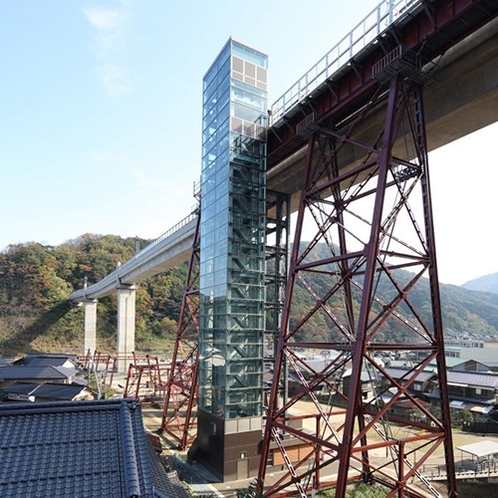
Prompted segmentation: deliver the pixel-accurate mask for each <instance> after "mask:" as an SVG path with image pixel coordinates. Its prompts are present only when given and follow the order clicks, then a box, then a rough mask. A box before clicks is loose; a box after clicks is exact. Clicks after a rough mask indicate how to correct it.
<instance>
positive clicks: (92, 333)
mask: <svg viewBox="0 0 498 498" xmlns="http://www.w3.org/2000/svg"><path fill="white" fill-rule="evenodd" d="M97 303H98V300H97V299H87V300H86V301H83V306H84V309H85V337H84V339H83V352H84V354H90V355H93V353H95V350H96V349H97Z"/></svg>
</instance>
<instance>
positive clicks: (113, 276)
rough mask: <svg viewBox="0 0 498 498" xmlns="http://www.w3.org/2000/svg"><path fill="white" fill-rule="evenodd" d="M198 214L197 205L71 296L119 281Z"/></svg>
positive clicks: (79, 295)
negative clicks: (127, 271)
mask: <svg viewBox="0 0 498 498" xmlns="http://www.w3.org/2000/svg"><path fill="white" fill-rule="evenodd" d="M197 216H198V207H195V208H194V209H193V210H192V212H191V213H190V214H189V215H188V216H186V217H185V218H183V220H181V221H180V222H178V223H177V224H176V225H174V226H173V227H171V228H170V229H169V230H167V231H166V232H164V233H163V234H162V235H161V236H159V237H158V238H157V239H155V240H153V241H152V242H151V243H150V244H149V245H147V246H145V247H144V248H143V249H142V250H141V251H139V252H137V254H135V256H133V257H132V258H130V259H129V260H128V261H126V262H125V263H123V264H122V265H119V266H118V267H117V268H116V269H115V270H114V271H113V272H111V273H109V274H108V275H106V276H105V277H104V278H103V279H101V280H99V281H98V282H95V283H94V284H89V285H85V287H83V288H82V289H78V290H76V291H74V292H73V293H72V294H71V296H73V299H86V298H87V293H89V292H90V290H91V291H92V293H95V292H98V291H100V290H102V289H104V288H106V287H107V286H109V285H114V284H115V282H116V281H117V280H118V281H119V279H120V275H123V273H125V272H126V270H128V269H129V268H130V267H133V265H134V263H135V261H136V260H137V259H138V258H142V257H143V256H144V255H145V254H147V253H148V252H150V251H151V250H153V249H154V248H155V247H156V246H157V245H159V244H160V243H161V242H162V241H164V240H165V239H167V238H169V237H171V236H172V235H174V234H175V233H176V232H178V231H179V230H181V229H182V228H183V227H185V226H186V225H188V224H189V223H191V222H192V221H193V220H195V218H196V217H197Z"/></svg>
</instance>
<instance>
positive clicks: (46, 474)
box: [0, 399, 189, 498]
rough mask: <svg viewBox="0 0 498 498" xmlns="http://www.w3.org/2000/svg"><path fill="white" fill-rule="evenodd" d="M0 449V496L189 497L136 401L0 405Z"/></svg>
mask: <svg viewBox="0 0 498 498" xmlns="http://www.w3.org/2000/svg"><path fill="white" fill-rule="evenodd" d="M0 448H1V450H0V496H50V497H51V498H62V497H65V498H66V497H69V496H71V497H73V496H78V497H82V498H84V497H88V498H90V497H95V496H106V497H111V496H116V497H122V496H128V497H132V496H135V497H139V496H140V497H148V498H168V497H175V498H187V497H188V496H189V495H188V493H187V492H186V490H185V489H184V488H183V486H182V485H181V483H180V481H179V480H178V478H177V477H176V474H175V473H168V472H167V471H166V469H165V467H164V466H163V465H162V462H161V461H160V460H159V456H158V455H157V454H156V452H155V451H154V450H153V449H152V447H151V446H150V444H149V443H148V440H147V437H146V434H145V431H144V427H143V421H142V412H141V408H140V405H139V404H138V402H136V401H135V400H127V399H118V400H94V401H72V402H55V403H16V404H3V405H0Z"/></svg>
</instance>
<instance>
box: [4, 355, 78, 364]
mask: <svg viewBox="0 0 498 498" xmlns="http://www.w3.org/2000/svg"><path fill="white" fill-rule="evenodd" d="M67 360H71V361H72V362H73V363H75V364H76V362H77V361H78V357H77V356H76V355H71V354H57V353H52V354H51V353H28V354H27V355H25V356H23V357H22V358H19V359H18V360H16V361H15V362H14V364H15V365H28V364H31V365H33V363H32V362H33V361H35V362H41V363H44V364H45V365H59V366H60V365H63V364H64V363H65V362H66V361H67ZM35 364H36V363H35ZM39 364H40V363H39Z"/></svg>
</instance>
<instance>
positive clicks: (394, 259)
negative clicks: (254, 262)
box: [258, 51, 457, 497]
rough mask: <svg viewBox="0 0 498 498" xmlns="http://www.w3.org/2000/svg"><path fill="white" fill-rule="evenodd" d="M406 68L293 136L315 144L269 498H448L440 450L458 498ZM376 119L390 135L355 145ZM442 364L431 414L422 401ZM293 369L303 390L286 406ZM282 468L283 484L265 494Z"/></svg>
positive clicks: (292, 282) (281, 354) (420, 127)
mask: <svg viewBox="0 0 498 498" xmlns="http://www.w3.org/2000/svg"><path fill="white" fill-rule="evenodd" d="M401 55H402V52H401V51H399V53H398V55H396V54H394V55H391V60H394V61H396V64H397V66H396V67H395V68H394V70H392V71H389V70H390V69H393V67H392V66H390V65H384V66H382V67H380V66H379V67H380V69H382V71H383V72H382V74H379V77H383V78H384V79H385V80H386V81H384V84H383V85H379V89H378V91H377V92H376V94H375V95H374V96H373V97H372V98H371V99H370V101H369V102H368V103H367V104H366V105H365V106H363V107H362V108H361V109H359V110H358V111H356V112H355V113H354V114H353V115H350V116H348V117H347V118H343V119H342V121H340V122H333V121H332V120H330V121H329V122H328V123H327V124H324V123H323V122H321V123H320V124H317V123H315V119H314V116H313V114H310V115H309V116H308V117H307V118H305V119H304V120H303V121H302V123H301V124H298V125H297V128H296V130H297V133H299V134H301V136H307V137H308V142H307V143H308V146H307V159H306V161H307V163H306V168H305V178H304V179H303V186H302V190H301V198H300V205H299V210H298V218H297V227H296V233H295V241H294V245H293V249H292V254H291V258H290V269H289V278H288V284H287V294H286V300H285V307H284V312H283V318H282V327H281V332H280V337H279V343H278V348H277V356H276V360H275V366H274V377H273V385H272V393H271V396H270V401H269V407H268V415H267V423H266V428H265V434H264V440H263V446H262V458H261V464H260V471H259V478H258V492H260V493H262V494H263V495H264V496H272V497H274V496H290V495H300V496H302V497H306V496H311V494H312V492H313V490H317V489H323V488H328V487H332V486H335V490H336V491H335V496H337V497H343V496H344V495H345V492H346V486H347V485H349V484H350V483H353V482H356V481H362V482H366V483H378V484H379V485H383V486H385V488H386V496H389V497H392V496H410V497H424V496H441V495H440V494H439V493H438V492H437V491H436V490H435V489H434V488H433V487H432V486H431V484H430V483H429V482H428V481H427V480H426V479H425V478H424V477H423V475H422V473H421V469H422V466H423V465H424V463H426V462H427V459H428V458H429V457H431V456H432V455H434V453H435V452H436V451H437V450H438V449H441V448H442V449H443V450H444V455H445V457H444V458H445V464H446V470H447V474H448V496H451V497H456V496H457V492H456V484H455V473H454V459H453V447H452V438H451V426H450V417H449V400H448V390H447V382H446V366H445V358H444V344H443V329H442V320H441V306H440V295H439V287H438V276H437V267H436V257H435V243H434V227H433V216H432V205H431V191H430V185H429V171H428V159H427V148H426V137H425V126H424V117H423V107H422V89H421V81H420V80H419V81H417V76H416V74H415V72H414V73H413V74H412V75H411V77H410V75H409V71H408V73H406V72H404V70H403V69H402V65H403V61H402V59H403V57H402V56H401ZM398 56H399V57H398ZM379 73H381V71H379ZM413 78H414V79H413ZM379 113H385V115H384V118H383V120H382V124H381V126H380V128H381V129H377V130H375V129H373V128H374V126H372V127H370V129H369V130H368V131H367V132H365V131H363V132H361V134H360V132H357V125H358V124H359V123H360V122H361V123H362V124H363V125H364V124H365V123H368V122H370V119H371V118H372V116H374V115H375V116H376V119H377V118H378V115H379ZM375 121H376V120H375V119H373V118H372V119H371V122H372V123H374V122H375ZM363 130H365V127H364V126H363ZM344 165H349V166H348V167H344ZM304 240H310V241H311V242H303V241H304ZM424 292H426V293H429V295H430V298H431V299H430V307H427V306H426V305H424V307H422V306H421V304H420V300H419V297H420V294H421V293H422V294H423V293H424ZM298 297H299V302H298V304H299V307H298V306H297V305H296V303H297V301H296V300H297V298H298ZM298 310H299V311H298ZM291 311H292V313H291ZM310 330H315V331H316V330H320V333H321V335H320V336H319V337H316V339H315V337H314V338H313V339H311V338H310V334H309V331H310ZM303 350H304V351H306V354H303ZM311 352H314V354H315V356H316V357H318V358H320V361H317V360H311V359H310V356H309V353H311ZM394 357H396V358H402V359H405V360H406V364H407V365H409V366H408V367H407V370H406V373H404V375H403V376H402V378H398V377H396V376H395V375H394V374H393V373H392V371H390V369H389V368H388V367H387V366H386V364H387V361H388V360H389V359H390V358H394ZM434 363H435V364H436V365H437V374H436V375H437V381H438V391H436V393H437V394H436V395H435V397H434V398H433V401H432V403H433V404H432V405H429V403H428V402H427V400H423V399H421V398H419V397H418V396H417V395H416V389H417V385H418V383H419V382H421V381H422V376H423V374H424V371H425V370H426V369H427V368H428V366H429V364H434ZM286 368H288V370H289V376H290V377H292V378H294V379H298V380H297V382H295V387H294V388H292V385H291V384H289V397H288V399H287V400H286V401H285V400H282V399H281V398H280V397H279V394H278V393H279V386H280V385H282V384H285V383H286V382H287V378H285V379H284V378H283V377H284V372H285V369H286ZM303 411H304V412H305V414H303ZM278 462H281V463H282V464H283V467H284V468H285V472H284V473H283V475H282V477H281V478H279V479H277V480H276V481H275V480H272V483H271V484H270V483H268V482H265V480H266V472H267V465H271V464H272V463H273V465H276V464H277V463H278Z"/></svg>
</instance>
